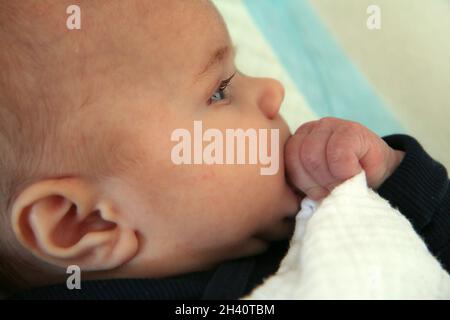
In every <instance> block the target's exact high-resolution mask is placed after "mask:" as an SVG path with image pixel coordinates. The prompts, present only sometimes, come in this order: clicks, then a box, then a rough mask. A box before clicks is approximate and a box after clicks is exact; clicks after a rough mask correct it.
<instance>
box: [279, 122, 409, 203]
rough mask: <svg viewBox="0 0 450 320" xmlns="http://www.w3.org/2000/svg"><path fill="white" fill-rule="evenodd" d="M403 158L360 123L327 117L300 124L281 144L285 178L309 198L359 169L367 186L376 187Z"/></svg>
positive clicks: (320, 195)
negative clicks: (364, 173) (364, 176)
mask: <svg viewBox="0 0 450 320" xmlns="http://www.w3.org/2000/svg"><path fill="white" fill-rule="evenodd" d="M403 157H404V152H403V151H399V150H394V149H392V148H391V147H389V146H388V145H387V144H386V142H384V140H383V139H381V138H380V137H378V136H377V135H376V134H375V133H373V132H372V131H370V130H369V129H367V128H366V127H364V126H363V125H361V124H359V123H356V122H353V121H346V120H342V119H338V118H331V117H327V118H322V119H320V120H317V121H311V122H308V123H304V124H303V125H301V126H300V127H299V128H298V129H297V131H296V132H295V134H294V135H293V136H292V137H291V138H290V139H289V140H288V142H287V144H286V147H285V161H286V169H287V174H288V177H289V179H290V180H291V182H292V183H293V184H294V186H295V187H297V188H298V189H299V190H301V191H302V192H304V193H305V194H306V196H308V197H309V198H311V199H313V200H320V199H322V198H324V197H325V196H327V195H328V194H329V192H330V191H331V190H332V189H333V188H334V187H336V186H337V185H339V184H340V183H342V182H343V181H345V180H347V179H349V178H351V177H353V176H354V175H356V174H358V173H359V172H361V170H362V169H363V170H365V172H366V178H367V184H368V186H369V187H370V188H373V189H377V188H378V187H379V186H381V184H382V183H383V182H384V181H385V180H386V179H387V178H388V177H389V176H390V175H391V174H392V173H393V172H394V170H395V169H396V168H397V167H398V165H399V164H400V162H401V161H402V160H403Z"/></svg>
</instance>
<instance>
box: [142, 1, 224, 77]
mask: <svg viewBox="0 0 450 320" xmlns="http://www.w3.org/2000/svg"><path fill="white" fill-rule="evenodd" d="M172 5H173V6H174V7H172V6H171V5H166V4H163V8H161V15H160V14H158V16H159V17H158V18H159V21H158V23H157V26H156V29H157V31H156V30H151V31H150V32H152V33H153V32H154V31H156V33H157V34H158V35H159V36H158V37H156V39H157V41H156V42H155V43H154V45H153V46H151V45H150V47H151V48H149V49H151V50H152V51H153V52H157V55H159V59H158V60H159V64H160V65H161V66H162V67H165V69H166V70H165V71H166V72H170V70H171V69H173V70H174V72H180V71H186V72H194V74H195V73H200V72H201V71H202V70H203V69H204V67H205V65H206V64H207V62H208V60H209V58H210V57H211V55H212V54H213V53H214V52H215V51H216V50H217V48H218V47H223V46H226V45H228V44H229V43H230V38H229V34H228V31H227V29H226V26H225V23H224V21H223V19H222V17H221V16H220V14H219V13H218V11H217V10H216V8H215V7H214V6H213V5H212V4H211V3H210V2H209V1H202V0H199V1H185V0H182V1H180V0H175V1H174V2H173V3H172ZM148 27H149V28H150V29H151V28H153V26H152V24H150V25H149V26H148ZM161 62H162V63H161ZM194 74H193V75H194Z"/></svg>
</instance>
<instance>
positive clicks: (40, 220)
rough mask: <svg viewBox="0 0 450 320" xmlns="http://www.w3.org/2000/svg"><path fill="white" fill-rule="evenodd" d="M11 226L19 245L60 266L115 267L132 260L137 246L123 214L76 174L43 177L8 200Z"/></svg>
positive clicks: (91, 268) (136, 240) (84, 267)
mask: <svg viewBox="0 0 450 320" xmlns="http://www.w3.org/2000/svg"><path fill="white" fill-rule="evenodd" d="M127 216H128V219H127ZM12 228H13V231H14V234H15V236H16V237H17V239H18V240H19V241H20V242H21V243H22V245H24V246H25V248H27V249H28V250H30V251H31V252H32V253H33V254H34V255H36V256H37V257H39V258H41V259H42V260H44V261H46V262H48V263H51V264H54V265H57V266H60V267H63V268H67V266H69V265H78V266H79V267H80V268H81V269H82V270H85V271H94V270H95V271H100V270H108V269H112V268H116V267H118V266H121V265H123V264H125V263H126V262H127V261H129V260H130V259H131V258H133V257H134V256H135V255H136V253H137V251H138V246H139V243H138V235H137V233H136V232H135V230H134V229H133V228H132V227H131V226H130V224H129V215H126V214H125V213H124V212H120V211H118V210H117V209H116V208H115V207H114V206H113V205H112V202H111V201H110V200H109V199H107V198H103V197H102V195H100V194H99V193H98V192H97V190H96V188H95V186H93V185H92V184H90V183H88V182H86V181H83V180H82V179H79V178H61V179H50V180H43V181H39V182H37V183H35V184H33V185H31V186H29V187H27V188H26V189H25V190H24V191H23V192H21V193H20V195H19V196H18V197H17V199H16V201H15V202H14V204H13V207H12Z"/></svg>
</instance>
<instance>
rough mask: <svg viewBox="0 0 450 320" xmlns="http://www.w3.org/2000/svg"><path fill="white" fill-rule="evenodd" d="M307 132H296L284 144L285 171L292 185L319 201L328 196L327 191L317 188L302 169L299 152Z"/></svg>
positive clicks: (312, 179)
mask: <svg viewBox="0 0 450 320" xmlns="http://www.w3.org/2000/svg"><path fill="white" fill-rule="evenodd" d="M308 134H309V132H306V131H303V132H298V133H296V134H295V135H294V136H292V137H291V138H290V140H289V141H288V143H287V144H286V156H285V160H286V170H287V173H288V175H289V178H290V179H291V181H292V182H293V184H294V185H295V186H296V187H297V188H298V189H299V190H301V191H302V192H304V193H305V194H306V195H307V196H308V197H309V198H311V199H313V200H319V199H321V198H323V197H325V196H327V195H328V191H327V190H326V189H323V188H321V187H320V186H319V184H318V183H317V182H316V181H315V180H314V178H312V177H311V176H310V175H309V174H308V172H307V170H306V169H305V168H304V166H303V164H302V161H301V158H300V150H301V146H302V144H303V141H304V139H305V137H306V136H307V135H308Z"/></svg>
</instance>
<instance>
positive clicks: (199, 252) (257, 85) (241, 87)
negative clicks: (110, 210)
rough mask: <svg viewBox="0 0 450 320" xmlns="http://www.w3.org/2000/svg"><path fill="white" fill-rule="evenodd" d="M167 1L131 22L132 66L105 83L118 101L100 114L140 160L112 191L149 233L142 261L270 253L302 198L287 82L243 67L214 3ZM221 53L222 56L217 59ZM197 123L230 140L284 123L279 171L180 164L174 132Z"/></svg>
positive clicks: (192, 264) (195, 261)
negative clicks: (290, 173)
mask: <svg viewBox="0 0 450 320" xmlns="http://www.w3.org/2000/svg"><path fill="white" fill-rule="evenodd" d="M144 3H145V2H144ZM161 3H163V4H162V5H161V6H158V10H160V11H159V13H158V14H157V15H155V14H150V15H149V16H151V18H146V16H145V14H143V15H142V16H140V17H135V18H133V19H131V18H130V21H129V24H128V26H127V28H125V26H123V28H125V29H123V32H124V33H129V35H128V37H123V38H122V39H125V38H127V43H118V46H119V47H118V48H117V50H118V52H120V54H121V55H123V56H120V59H121V60H120V61H121V62H122V64H121V65H120V67H119V68H117V73H116V74H115V77H116V79H115V80H116V82H115V84H103V85H105V86H109V87H110V88H109V89H111V90H110V92H111V96H110V97H109V99H110V104H108V108H109V109H108V111H103V112H102V114H101V115H97V116H98V117H100V116H102V117H103V118H104V119H106V120H105V121H107V122H109V123H115V124H116V126H117V130H119V131H120V132H122V133H123V137H125V138H126V140H125V142H126V147H125V148H124V149H125V150H126V152H127V153H128V155H127V156H128V157H129V158H132V159H135V162H136V165H135V166H133V167H132V168H131V169H129V170H127V171H126V172H125V173H123V174H122V175H121V176H120V177H119V178H120V179H118V180H119V181H120V183H119V184H118V185H120V187H118V188H117V189H112V190H110V191H109V192H110V193H111V194H112V195H113V196H114V198H115V199H117V202H118V206H119V207H120V208H122V210H124V211H127V210H128V211H129V212H130V216H131V217H132V218H130V221H131V222H130V223H132V224H133V226H134V227H135V228H136V230H137V231H138V232H139V234H140V235H141V238H142V240H143V241H141V245H142V247H141V248H140V251H139V255H140V256H139V255H138V256H137V257H136V261H139V262H145V261H151V260H155V259H163V260H164V261H165V262H164V263H162V264H161V265H164V266H165V267H167V266H168V265H173V264H176V265H179V270H182V269H202V268H204V267H205V266H208V265H213V264H215V263H217V262H219V261H222V260H225V259H231V258H236V257H240V256H246V255H252V254H257V253H260V252H262V251H264V250H265V249H266V248H267V245H268V244H269V241H271V240H281V239H286V238H288V237H289V236H290V235H291V233H292V231H293V219H292V217H293V216H294V215H295V214H296V212H297V211H298V207H299V199H298V197H297V196H296V195H295V194H294V192H293V191H292V190H291V188H290V187H289V186H288V184H287V183H286V179H285V169H284V158H283V150H284V145H285V142H286V140H287V139H288V137H289V136H290V133H289V129H288V127H287V125H286V123H285V122H284V121H283V120H282V118H281V117H280V116H279V115H278V111H279V108H280V105H281V103H282V100H283V97H284V89H283V87H282V85H281V84H280V83H279V82H277V81H275V80H272V79H257V78H252V77H248V76H246V75H244V74H242V73H240V72H239V71H238V70H237V69H236V66H235V64H234V49H233V45H232V43H231V41H230V38H229V34H228V32H227V30H226V27H225V24H224V22H223V20H222V18H221V17H220V15H219V14H218V13H217V11H216V10H215V8H214V7H213V6H212V5H211V4H210V3H208V2H205V1H177V0H175V1H161ZM153 9H155V8H145V10H153ZM145 10H144V8H142V13H144V12H145ZM149 19H157V20H153V21H150V20H149ZM118 36H120V35H118ZM121 41H122V40H121ZM218 50H221V51H220V52H221V54H219V56H220V57H221V58H222V59H219V60H217V61H216V63H213V64H210V62H211V57H212V56H214V55H215V54H216V52H217V51H218ZM108 51H109V50H108ZM105 59H106V58H105ZM209 64H210V65H209ZM208 65H209V68H207V66H208ZM233 74H235V76H234V77H233V79H232V80H231V82H230V84H229V86H228V88H227V89H225V90H223V91H221V90H220V89H219V87H220V85H221V82H222V81H223V80H226V79H228V78H230V77H231V76H232V75H233ZM105 116H106V118H105ZM194 121H201V122H202V125H203V132H204V131H206V130H207V129H208V128H215V129H218V130H219V131H220V132H222V133H223V135H224V137H225V130H226V129H237V128H241V129H244V130H246V129H249V128H253V129H256V130H258V129H279V146H280V148H279V165H280V167H279V170H278V172H277V173H276V174H274V175H262V174H261V171H260V168H261V165H259V164H257V165H255V164H224V165H221V164H213V165H207V164H183V165H177V164H175V163H174V161H172V158H171V154H172V149H173V148H174V146H175V145H176V144H177V143H176V142H174V141H172V140H171V135H172V133H173V132H174V130H176V129H187V130H189V131H190V132H191V133H192V138H193V139H194V133H193V126H194ZM268 132H270V131H269V130H268ZM269 136H270V134H269ZM125 138H124V139H125ZM206 144H207V143H204V145H206ZM287 217H291V219H287ZM174 269H176V267H175V268H174Z"/></svg>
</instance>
